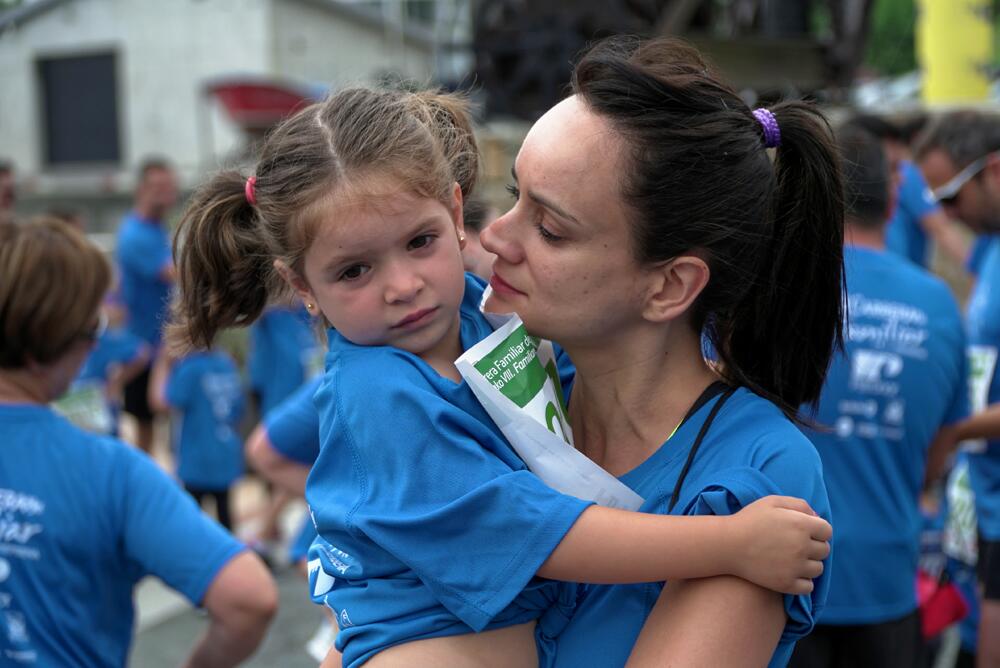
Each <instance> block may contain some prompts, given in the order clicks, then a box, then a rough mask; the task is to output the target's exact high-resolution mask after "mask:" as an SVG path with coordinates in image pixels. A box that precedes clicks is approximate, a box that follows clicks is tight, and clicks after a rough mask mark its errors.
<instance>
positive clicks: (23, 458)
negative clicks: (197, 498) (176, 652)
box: [0, 404, 243, 666]
mask: <svg viewBox="0 0 1000 668" xmlns="http://www.w3.org/2000/svg"><path fill="white" fill-rule="evenodd" d="M0 433H2V434H3V447H2V448H0V526H2V527H3V531H0V605H2V608H3V610H2V614H0V657H2V658H0V663H2V664H3V665H5V666H9V665H15V666H16V665H37V666H123V665H125V661H126V658H127V655H128V647H129V643H130V642H131V640H132V619H133V603H132V590H133V587H134V586H135V584H136V582H138V581H139V580H140V579H141V578H142V577H144V576H146V575H155V576H157V577H159V578H160V579H162V580H163V581H164V582H166V583H167V584H168V585H169V586H170V587H172V588H174V589H176V590H177V591H179V592H180V593H181V594H183V595H184V596H185V597H187V599H188V600H190V601H191V602H192V603H193V604H195V605H200V604H201V601H202V598H203V597H204V595H205V592H206V591H207V590H208V587H209V585H210V584H211V582H212V580H213V579H214V578H215V576H216V574H217V573H218V571H219V569H221V568H222V567H223V566H224V565H225V564H226V563H227V562H228V561H229V560H230V559H232V558H233V557H234V556H235V555H236V554H237V553H239V552H240V551H241V550H242V549H243V547H242V546H241V545H240V544H239V543H238V542H237V541H236V540H235V539H234V538H232V536H230V535H229V534H228V533H227V532H226V531H224V530H223V529H222V527H220V526H219V525H218V524H216V523H215V522H213V521H212V520H210V519H208V518H206V517H205V516H204V515H203V514H202V513H201V511H200V510H199V509H198V508H197V507H196V506H195V504H194V502H193V501H192V500H191V498H190V497H188V495H187V494H184V493H183V492H182V491H181V490H180V489H179V488H178V487H177V485H176V484H174V482H173V481H171V480H170V479H169V478H168V477H167V476H166V475H164V473H163V472H162V471H161V470H160V469H158V468H157V466H156V464H155V463H153V461H152V460H151V459H150V458H149V457H147V456H146V455H144V454H142V453H140V452H138V451H137V450H135V449H134V448H131V447H129V446H127V445H125V444H124V443H120V442H118V441H115V440H113V439H110V438H107V437H103V436H97V435H94V434H89V433H87V432H84V431H81V430H80V429H78V428H76V427H74V426H73V425H72V424H70V423H69V422H68V421H67V420H65V419H63V418H62V417H59V416H58V415H56V414H55V413H53V412H52V411H51V410H49V409H48V408H44V407H40V406H29V405H10V404H6V405H0Z"/></svg>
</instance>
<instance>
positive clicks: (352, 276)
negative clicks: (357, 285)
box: [340, 264, 371, 281]
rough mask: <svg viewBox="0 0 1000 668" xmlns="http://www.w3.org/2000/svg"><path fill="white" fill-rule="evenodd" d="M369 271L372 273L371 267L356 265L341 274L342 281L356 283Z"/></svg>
mask: <svg viewBox="0 0 1000 668" xmlns="http://www.w3.org/2000/svg"><path fill="white" fill-rule="evenodd" d="M369 271H371V267H368V266H366V265H363V264H355V265H352V266H350V267H348V268H347V269H345V270H344V271H342V272H340V280H342V281H356V280H357V279H359V278H361V277H362V276H364V275H365V274H367V273H368V272H369Z"/></svg>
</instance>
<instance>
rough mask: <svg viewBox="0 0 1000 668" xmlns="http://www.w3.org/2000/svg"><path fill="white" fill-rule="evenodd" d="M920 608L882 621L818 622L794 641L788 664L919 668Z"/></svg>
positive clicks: (797, 666) (814, 667) (830, 667)
mask: <svg viewBox="0 0 1000 668" xmlns="http://www.w3.org/2000/svg"><path fill="white" fill-rule="evenodd" d="M923 654H924V639H923V636H922V634H921V631H920V612H919V611H914V612H911V613H910V614H908V615H906V616H905V617H903V618H902V619H895V620H891V621H888V622H882V623H881V624H858V625H854V626H833V625H829V624H820V625H817V626H816V628H814V629H813V631H812V633H811V634H809V635H808V636H806V637H805V638H803V639H802V640H800V641H798V643H796V644H795V651H794V652H793V653H792V659H791V661H789V662H788V666H789V668H884V667H886V666H891V667H892V668H922V666H923V665H924V660H923Z"/></svg>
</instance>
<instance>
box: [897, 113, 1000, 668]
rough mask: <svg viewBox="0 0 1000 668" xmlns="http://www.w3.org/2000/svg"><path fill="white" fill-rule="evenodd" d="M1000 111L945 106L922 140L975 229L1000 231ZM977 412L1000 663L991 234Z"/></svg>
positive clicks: (998, 425)
mask: <svg viewBox="0 0 1000 668" xmlns="http://www.w3.org/2000/svg"><path fill="white" fill-rule="evenodd" d="M998 151H1000V116H997V115H996V114H992V113H988V112H980V111H972V110H959V111H954V112H949V113H946V114H942V115H941V116H940V117H939V118H937V119H936V120H935V122H934V123H933V125H932V126H931V127H930V128H929V129H928V131H927V132H926V133H925V135H924V136H923V138H922V141H921V143H920V144H919V145H918V147H917V159H918V160H919V162H920V166H921V169H922V170H923V171H924V173H925V174H926V175H927V180H928V182H929V183H930V185H931V187H933V188H934V190H935V192H937V193H940V194H941V199H942V204H943V205H944V206H945V208H946V209H947V210H949V212H950V213H952V214H953V216H954V217H955V218H957V219H959V220H961V221H962V222H963V223H965V224H966V225H968V226H969V227H970V228H971V229H972V230H973V232H975V233H977V234H983V235H996V234H997V233H998V232H1000V154H998ZM966 331H967V334H968V343H969V355H968V357H969V371H970V381H969V385H970V389H971V395H970V401H971V404H972V409H973V412H974V413H975V414H974V415H973V416H972V417H970V418H969V419H968V420H965V421H964V422H962V423H960V424H959V425H957V426H956V428H955V434H954V438H955V440H957V441H972V442H971V443H969V444H968V445H967V447H965V448H964V449H965V450H967V452H966V457H967V461H968V467H969V480H970V483H971V487H972V492H973V494H974V496H975V508H976V520H977V522H978V533H979V546H978V548H979V549H978V555H977V570H978V572H979V578H980V586H981V601H980V602H981V606H980V618H979V619H980V621H979V642H978V646H977V652H978V661H979V664H978V665H981V666H990V667H991V668H992V667H996V666H1000V374H997V372H996V371H997V368H996V367H997V351H998V350H1000V243H998V242H997V239H996V237H995V236H992V237H991V241H989V242H988V246H987V248H986V249H985V251H984V253H983V255H982V260H981V263H980V265H979V272H978V276H977V278H976V283H975V286H974V288H973V291H972V294H971V296H970V298H969V303H968V307H967V312H966Z"/></svg>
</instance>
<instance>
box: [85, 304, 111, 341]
mask: <svg viewBox="0 0 1000 668" xmlns="http://www.w3.org/2000/svg"><path fill="white" fill-rule="evenodd" d="M106 331H108V315H107V313H105V312H104V311H101V312H100V313H99V314H98V315H97V325H95V326H94V328H93V329H91V330H88V331H86V332H82V333H81V334H79V335H78V336H79V338H80V339H82V340H83V341H89V342H91V343H94V342H96V341H97V340H98V339H99V338H101V337H102V336H104V332H106Z"/></svg>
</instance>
